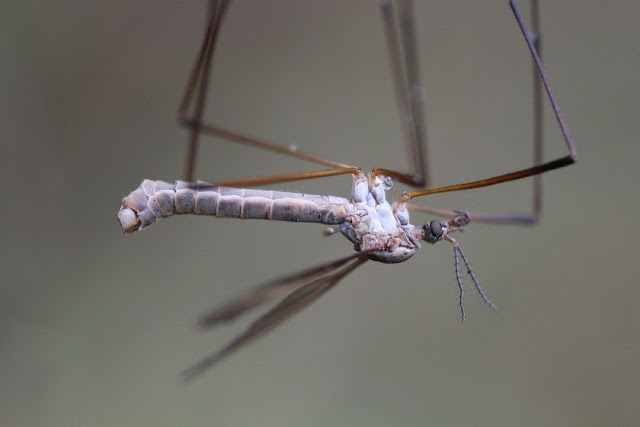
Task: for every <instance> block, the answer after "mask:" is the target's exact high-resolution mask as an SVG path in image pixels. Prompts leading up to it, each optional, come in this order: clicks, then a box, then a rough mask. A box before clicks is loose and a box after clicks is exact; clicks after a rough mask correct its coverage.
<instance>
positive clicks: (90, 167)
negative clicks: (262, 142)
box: [0, 0, 640, 426]
mask: <svg viewBox="0 0 640 427" xmlns="http://www.w3.org/2000/svg"><path fill="white" fill-rule="evenodd" d="M41 3H42V2H30V1H24V2H12V3H11V2H10V3H9V4H5V7H3V8H2V9H3V13H2V18H1V21H2V22H1V23H0V49H1V51H0V52H1V57H2V65H1V66H0V73H1V78H0V89H1V93H2V97H1V98H0V102H1V108H2V110H1V111H2V114H1V115H0V132H1V135H0V138H1V145H0V147H1V149H2V152H1V156H0V159H1V160H0V161H1V162H2V165H1V172H0V174H1V175H0V176H1V178H2V182H3V184H4V185H5V190H4V191H5V192H4V196H3V200H4V204H3V209H2V224H3V225H2V239H1V242H2V243H1V244H2V265H3V266H2V276H1V277H2V280H1V284H0V378H1V381H0V421H1V422H0V423H1V424H2V425H27V426H29V425H31V426H41V425H48V426H69V425H78V426H125V425H131V426H132V425H136V426H146V425H148V426H176V425H216V426H247V425H264V426H272V425H273V426H276V425H296V426H325V425H345V426H358V425H366V426H373V425H379V426H389V425H585V424H591V425H597V424H600V425H605V424H606V425H621V424H631V423H632V422H634V421H636V420H637V418H638V410H637V402H638V401H639V399H640V393H639V392H638V389H639V386H640V369H639V368H640V367H639V365H638V360H639V357H640V349H639V346H640V344H639V341H638V330H639V327H640V322H639V319H640V317H639V315H638V304H640V291H639V287H638V283H637V282H638V272H637V268H634V267H635V266H636V265H637V262H638V231H637V228H636V226H635V217H636V214H637V209H638V206H639V203H638V196H637V193H638V190H637V183H638V172H637V165H638V162H639V161H640V148H639V144H638V143H637V128H638V120H637V118H638V113H637V111H638V110H637V100H638V98H639V95H640V94H639V93H638V92H639V91H638V76H639V75H640V73H639V72H638V65H639V58H640V55H639V53H640V52H639V51H638V49H639V48H638V46H640V40H639V39H638V36H637V22H638V20H639V19H640V7H639V6H638V3H637V2H635V1H621V2H616V3H615V4H613V3H610V5H605V3H603V2H601V1H575V0H574V1H563V2H553V1H543V2H542V17H541V19H542V25H543V31H544V37H545V39H544V51H545V52H544V53H545V63H546V64H547V67H548V72H549V75H550V77H551V80H552V82H553V86H554V88H555V91H556V93H557V96H558V99H559V101H560V104H561V108H562V111H563V113H564V115H565V117H566V120H567V123H568V125H569V127H570V129H571V131H572V134H573V136H574V138H575V140H576V143H577V145H578V150H579V156H580V162H579V164H578V165H577V166H573V167H571V168H568V169H565V170H560V171H556V172H553V173H551V174H549V175H548V176H547V177H546V179H545V187H546V194H545V206H546V207H545V212H544V218H543V220H542V223H541V225H540V227H537V228H509V227H491V226H484V225H480V224H476V225H472V226H471V227H470V228H469V229H468V231H467V232H466V233H465V234H464V235H462V236H460V239H459V240H460V241H461V242H462V245H463V247H464V249H465V251H466V253H467V255H468V257H469V258H470V259H471V262H472V263H473V266H474V269H475V273H476V274H477V276H478V277H479V278H480V280H481V282H482V284H483V285H484V287H485V290H486V291H487V292H488V294H489V295H490V296H491V298H492V299H493V300H494V301H495V302H496V304H497V305H498V306H499V307H500V308H501V310H502V311H501V313H500V314H498V315H496V314H495V313H493V312H492V311H491V310H489V309H488V308H487V307H485V306H484V304H483V303H482V301H481V300H480V298H478V297H477V295H475V294H474V293H473V292H468V293H467V298H466V308H467V314H468V317H467V323H465V324H464V325H461V324H460V321H459V312H458V309H457V306H456V295H457V290H456V286H455V278H454V274H453V260H452V253H451V249H450V248H449V247H447V246H446V245H442V244H440V245H436V246H435V247H425V248H424V249H423V250H422V251H420V252H419V253H418V254H417V255H416V256H415V257H414V258H413V259H412V260H411V261H410V262H407V263H405V264H402V265H396V266H388V265H374V263H369V264H368V265H366V266H365V267H363V268H362V269H361V270H359V271H356V272H355V273H354V274H353V275H352V276H351V277H349V278H347V279H346V280H345V281H344V283H342V284H341V285H340V286H339V287H338V288H336V289H335V290H334V291H332V292H331V293H330V294H328V295H326V296H325V297H324V298H323V299H322V300H321V301H319V302H318V303H316V304H315V305H314V306H313V307H311V308H310V309H308V310H306V311H305V312H304V313H302V314H301V315H299V316H298V317H296V318H295V319H294V320H293V321H291V322H289V323H288V324H286V325H285V326H283V327H282V328H280V329H278V330H277V331H276V332H274V333H272V334H271V335H270V336H268V337H266V338H265V339H263V340H261V341H260V342H258V343H256V344H254V345H252V346H250V347H248V348H247V349H245V350H244V351H242V352H241V353H239V354H237V355H236V356H234V357H233V358H231V359H229V360H227V361H225V362H224V363H223V364H221V365H220V366H219V367H218V368H216V369H215V370H214V371H212V372H210V373H208V374H207V375H206V376H205V377H203V378H201V379H200V380H199V381H197V382H195V383H193V384H190V385H186V386H185V385H184V384H181V383H180V382H179V381H178V379H177V374H178V372H179V371H180V370H181V369H182V368H184V367H186V366H187V365H188V364H189V363H191V362H193V361H195V360H196V359H198V358H199V357H201V356H203V355H205V354H206V353H208V352H209V351H211V350H213V349H216V348H218V347H220V346H221V345H223V344H224V343H225V342H226V341H227V340H228V339H229V338H230V337H231V336H232V335H233V334H234V333H237V332H238V331H239V330H241V329H242V328H243V327H244V326H246V324H247V321H248V320H244V321H240V322H238V323H237V324H234V325H233V326H231V327H229V328H223V329H220V330H216V331H214V332H212V333H207V334H199V333H196V332H195V331H194V328H193V322H194V320H195V319H196V317H197V315H198V314H199V313H202V312H203V311H204V310H206V309H207V308H208V307H210V306H212V305H215V304H217V303H219V302H221V301H224V300H225V299H227V298H229V297H232V296H234V295H236V294H238V293H241V292H242V291H243V290H246V289H249V288H250V287H251V286H252V285H254V284H256V283H259V282H261V281H263V280H266V279H270V278H273V277H276V276H278V275H281V274H284V273H288V272H292V271H295V270H297V269H301V268H304V267H307V266H311V265H314V264H317V263H320V262H323V261H326V260H329V259H333V258H337V257H340V256H344V255H347V254H349V253H350V250H351V248H350V244H349V243H348V242H346V241H345V240H344V239H342V238H341V237H333V238H323V237H322V236H321V233H320V231H321V227H320V226H314V225H298V224H288V223H284V224H280V223H267V222H242V221H234V220H217V219H211V218H185V217H182V218H174V219H170V220H166V221H164V222H162V223H160V224H159V225H155V226H153V227H152V228H151V229H150V230H148V231H145V232H144V233H140V234H136V235H132V236H127V237H123V236H122V234H121V232H120V229H119V226H118V224H117V221H116V212H117V209H118V207H119V204H120V199H121V198H122V196H124V195H125V194H126V193H128V192H129V191H131V190H132V189H133V188H135V186H137V185H138V184H139V182H140V181H141V180H142V179H143V178H145V177H148V178H158V179H165V180H174V179H176V178H179V177H180V176H181V174H182V170H183V164H184V151H185V142H184V141H185V140H186V133H185V132H184V131H182V130H180V129H179V128H178V127H177V125H176V124H175V111H176V108H177V104H178V101H179V99H180V96H181V91H182V89H183V86H184V82H185V79H186V76H187V72H188V70H189V67H190V66H191V62H192V60H193V58H194V56H195V52H196V49H197V45H198V42H199V38H200V36H201V32H202V27H203V21H204V17H203V15H204V8H205V5H204V3H205V2H204V1H194V2H177V1H173V2H172V1H137V2H127V1H121V2H118V1H116V2H103V3H96V2H81V1H71V0H67V1H62V2H55V4H54V3H50V4H49V3H46V4H41ZM345 3H348V4H345ZM521 3H522V4H521V7H522V8H523V9H526V8H527V7H528V5H527V4H526V2H524V1H523V2H521ZM416 14H417V25H418V34H419V38H420V42H421V58H422V68H421V70H422V74H423V76H424V78H425V82H426V86H427V96H428V105H427V121H428V126H429V137H430V141H431V143H432V146H431V152H432V154H433V158H434V159H435V160H436V161H435V162H434V163H433V164H432V172H433V175H434V178H435V184H437V185H447V184H453V183H458V182H462V181H466V180H471V179H477V178H482V177H486V176H489V175H492V174H498V173H504V172H507V171H510V170H515V169H518V168H523V167H526V166H528V165H529V162H530V160H529V158H530V151H531V148H530V145H529V144H530V143H529V141H530V135H531V120H530V104H531V101H530V99H531V95H530V86H529V82H530V75H529V69H530V64H529V62H528V56H527V51H526V48H525V45H524V43H523V41H522V40H521V36H520V35H519V33H518V29H517V27H516V25H515V23H514V21H513V19H512V17H511V15H510V12H509V9H508V7H507V5H506V1H484V2H478V1H459V2H448V1H432V2H424V3H421V4H420V5H419V7H418V8H417V11H416ZM383 43H384V42H383V38H382V32H381V25H380V18H379V16H378V11H377V8H376V5H375V3H374V2H373V1H371V2H364V1H360V2H338V1H333V2H314V1H296V2H293V1H289V2H286V1H271V2H257V1H253V2H252V1H242V0H239V1H238V2H237V4H234V5H233V6H232V7H231V9H230V12H229V15H228V19H227V21H226V23H225V26H224V28H223V30H222V36H221V40H220V47H219V53H218V56H217V58H216V66H215V73H214V77H213V78H214V80H213V83H212V88H211V100H212V103H211V104H210V105H209V108H208V117H209V118H213V120H215V122H216V123H219V124H223V125H226V126H229V127H235V128H237V129H240V130H242V131H244V132H247V133H250V134H254V135H259V136H263V137H265V138H270V139H272V140H275V141H282V142H283V143H297V144H298V145H299V146H300V147H301V149H304V150H306V151H310V152H313V153H318V154H322V155H326V156H328V157H331V158H335V159H339V160H342V161H345V162H350V163H353V164H356V165H359V166H361V167H362V168H364V169H366V170H368V169H371V168H373V167H387V168H402V167H403V166H404V164H405V157H404V153H403V151H402V146H401V144H400V142H399V138H400V131H399V126H398V119H397V113H396V110H395V107H394V99H393V95H392V91H391V84H390V80H389V71H388V66H387V64H386V53H385V51H384V49H383ZM547 113H548V114H547V136H548V140H547V159H551V158H553V157H554V156H560V155H564V153H565V152H564V149H563V147H562V144H561V141H560V134H559V131H558V128H557V126H556V125H555V123H554V122H553V118H552V116H551V115H550V114H549V112H548V111H547ZM200 154H201V155H200V162H199V167H198V175H199V177H201V178H206V179H225V178H234V177H235V178H237V177H245V176H258V175H264V174H269V173H277V172H294V171H302V170H315V169H318V167H317V166H314V165H307V164H304V163H302V162H297V161H293V160H289V159H286V158H281V157H279V156H276V155H272V154H269V153H261V152H255V151H253V150H250V149H247V148H244V147H235V146H232V145H229V144H226V143H223V142H221V141H208V143H207V145H206V146H204V147H203V148H202V151H201V153H200ZM282 187H284V188H288V189H296V190H300V191H305V192H310V193H314V192H315V193H332V194H337V195H347V194H348V192H349V188H350V180H349V178H346V177H342V178H335V179H329V180H320V181H317V182H299V183H293V184H291V185H288V186H282ZM399 191H401V190H400V186H397V187H396V188H394V190H393V191H391V192H390V195H391V196H392V197H397V195H398V194H399ZM529 197H530V184H529V183H528V182H523V183H516V184H508V185H503V186H500V187H499V188H492V189H484V190H478V191H471V192H466V193H464V194H454V195H448V196H439V197H433V198H431V199H429V200H425V201H424V202H425V203H427V202H428V203H429V204H431V205H433V206H439V207H444V208H456V209H465V210H487V209H492V210H495V211H499V212H508V211H524V210H526V209H527V208H528V206H529ZM414 220H415V222H421V221H423V220H424V218H422V217H421V216H419V215H418V216H415V217H414ZM470 286H471V285H470V284H468V283H467V287H468V288H469V290H471V289H470Z"/></svg>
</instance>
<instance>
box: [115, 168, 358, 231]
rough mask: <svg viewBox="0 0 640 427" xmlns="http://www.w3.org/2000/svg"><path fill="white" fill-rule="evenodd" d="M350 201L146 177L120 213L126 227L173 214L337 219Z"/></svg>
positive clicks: (133, 227)
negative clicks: (169, 181)
mask: <svg viewBox="0 0 640 427" xmlns="http://www.w3.org/2000/svg"><path fill="white" fill-rule="evenodd" d="M198 186H202V187H203V188H202V189H198V188H197V187H198ZM350 206H351V203H350V202H349V200H347V199H345V198H343V197H335V196H318V195H310V194H302V193H287V192H283V191H270V190H253V189H245V188H230V187H211V186H210V184H207V183H198V184H195V185H194V184H192V183H189V182H184V181H177V182H176V183H175V184H170V183H168V182H164V181H152V180H148V179H145V180H144V181H142V184H140V186H139V187H138V188H137V189H136V190H134V191H133V192H132V193H131V194H129V195H128V196H127V197H125V198H124V199H123V200H122V207H121V208H120V211H119V212H118V219H119V220H120V224H121V225H122V229H123V231H124V232H125V233H133V232H134V231H138V230H142V229H143V228H145V227H147V226H149V225H151V224H153V223H154V222H156V221H157V220H158V219H160V218H166V217H168V216H172V215H174V214H178V215H180V214H195V215H211V216H216V217H227V218H241V219H268V220H274V221H294V222H316V223H322V224H340V223H341V222H343V221H345V219H346V218H347V215H348V209H349V207H350Z"/></svg>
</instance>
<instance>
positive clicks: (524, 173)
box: [398, 0, 577, 223]
mask: <svg viewBox="0 0 640 427" xmlns="http://www.w3.org/2000/svg"><path fill="white" fill-rule="evenodd" d="M509 5H510V6H511V9H512V11H513V14H514V16H515V18H516V21H517V22H518V25H519V27H520V30H521V32H522V34H523V35H524V38H525V40H526V42H527V46H528V47H529V51H530V52H531V55H532V57H533V60H534V62H535V69H536V71H537V73H538V75H539V77H540V79H541V80H542V85H543V86H544V88H545V90H546V92H547V95H548V97H549V101H550V103H551V106H552V108H553V112H554V114H555V116H556V120H557V122H558V125H559V126H560V130H561V131H562V136H563V138H564V141H565V144H566V146H567V148H568V150H569V155H568V156H565V157H561V158H558V159H555V160H552V161H549V162H546V163H540V164H537V165H535V166H533V167H530V168H527V169H522V170H519V171H516V172H511V173H507V174H504V175H498V176H495V177H491V178H486V179H482V180H479V181H472V182H467V183H463V184H456V185H450V186H446V187H440V188H434V189H425V190H419V191H413V192H410V193H404V194H403V195H402V196H401V198H400V200H399V201H398V203H406V202H408V201H409V200H411V199H413V198H416V197H421V196H426V195H429V194H436V193H446V192H452V191H462V190H470V189H473V188H480V187H487V186H490V185H495V184H500V183H503V182H508V181H515V180H519V179H523V178H527V177H530V176H535V175H540V174H543V173H545V172H548V171H551V170H554V169H558V168H561V167H564V166H568V165H570V164H573V163H575V162H576V160H577V153H576V149H575V146H574V144H573V141H572V140H571V136H570V135H569V130H568V128H567V126H566V124H565V122H564V119H563V118H562V115H561V114H560V109H559V108H558V104H557V102H556V99H555V96H554V95H553V91H552V90H551V86H550V84H549V80H548V78H547V75H546V73H545V71H544V67H543V66H542V61H541V60H540V57H539V55H538V52H537V50H536V47H535V46H534V43H533V41H532V39H531V36H530V34H529V33H528V31H527V29H526V27H525V25H524V22H523V20H522V17H521V16H520V12H519V11H518V8H517V6H516V4H515V1H514V0H511V1H510V2H509ZM534 7H535V5H534ZM534 16H536V19H535V25H538V19H537V11H536V13H535V14H534ZM536 114H540V113H539V112H537V113H536ZM540 125H541V121H539V122H538V124H537V125H536V126H540ZM535 138H536V140H537V141H541V139H542V136H541V132H539V133H537V136H535ZM538 197H539V196H538ZM535 203H536V202H535V196H534V215H536V212H535V210H536V207H535ZM539 208H540V204H538V209H539ZM481 215H485V216H486V217H485V219H486V220H487V222H500V223H522V222H525V221H523V220H522V216H521V215H518V216H513V217H512V218H513V219H510V217H509V216H502V217H499V216H496V217H494V218H493V219H491V214H477V216H478V218H480V217H481Z"/></svg>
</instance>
